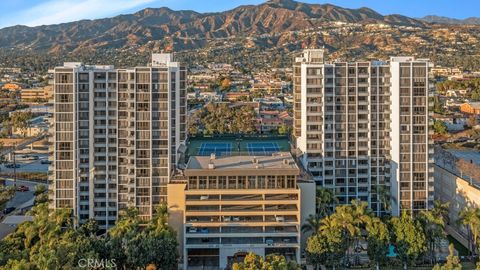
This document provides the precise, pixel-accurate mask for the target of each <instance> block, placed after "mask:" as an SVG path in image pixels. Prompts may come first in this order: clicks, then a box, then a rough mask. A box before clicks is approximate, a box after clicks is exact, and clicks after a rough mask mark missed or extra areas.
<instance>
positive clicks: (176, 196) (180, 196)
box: [167, 183, 187, 259]
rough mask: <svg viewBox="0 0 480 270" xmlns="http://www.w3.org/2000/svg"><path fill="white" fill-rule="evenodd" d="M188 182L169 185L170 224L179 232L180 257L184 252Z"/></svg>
mask: <svg viewBox="0 0 480 270" xmlns="http://www.w3.org/2000/svg"><path fill="white" fill-rule="evenodd" d="M186 187H187V184H184V183H178V184H177V183H171V184H168V185H167V194H168V196H167V204H168V214H169V217H168V225H169V226H170V227H172V228H173V229H174V230H175V231H176V232H177V241H178V244H179V254H180V258H181V259H182V258H183V253H184V246H185V243H184V237H183V235H184V233H185V228H184V220H185V217H184V212H185V189H186Z"/></svg>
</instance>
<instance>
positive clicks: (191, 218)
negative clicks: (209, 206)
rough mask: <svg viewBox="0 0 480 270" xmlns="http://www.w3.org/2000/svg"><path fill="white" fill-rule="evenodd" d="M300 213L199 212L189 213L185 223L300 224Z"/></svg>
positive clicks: (222, 224)
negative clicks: (220, 213) (225, 213)
mask: <svg viewBox="0 0 480 270" xmlns="http://www.w3.org/2000/svg"><path fill="white" fill-rule="evenodd" d="M297 215H298V213H296V214H293V215H277V214H271V215H262V214H260V215H258V214H255V213H251V214H249V213H241V214H239V215H212V214H209V215H197V213H187V215H186V218H185V223H187V224H190V225H193V226H202V225H198V224H208V225H206V226H238V225H242V224H249V225H252V224H257V223H258V224H261V225H264V226H268V225H271V226H287V225H297V224H298V216H297Z"/></svg>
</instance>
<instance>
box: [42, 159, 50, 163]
mask: <svg viewBox="0 0 480 270" xmlns="http://www.w3.org/2000/svg"><path fill="white" fill-rule="evenodd" d="M40 164H52V162H51V161H50V160H48V159H42V161H40Z"/></svg>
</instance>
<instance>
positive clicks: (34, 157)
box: [28, 156, 39, 160]
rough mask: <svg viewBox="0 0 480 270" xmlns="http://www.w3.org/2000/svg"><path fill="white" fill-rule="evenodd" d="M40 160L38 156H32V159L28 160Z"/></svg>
mask: <svg viewBox="0 0 480 270" xmlns="http://www.w3.org/2000/svg"><path fill="white" fill-rule="evenodd" d="M38 159H39V157H38V156H30V157H29V158H28V160H38Z"/></svg>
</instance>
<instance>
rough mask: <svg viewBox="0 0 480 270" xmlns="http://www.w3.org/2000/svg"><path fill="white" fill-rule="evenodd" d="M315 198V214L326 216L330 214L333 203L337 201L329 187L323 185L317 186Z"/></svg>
mask: <svg viewBox="0 0 480 270" xmlns="http://www.w3.org/2000/svg"><path fill="white" fill-rule="evenodd" d="M315 200H316V204H317V215H318V216H320V217H326V216H328V215H330V214H332V209H334V207H335V204H336V203H337V202H338V199H337V197H335V193H333V191H332V190H331V189H327V188H324V187H317V190H316V195H315Z"/></svg>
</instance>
